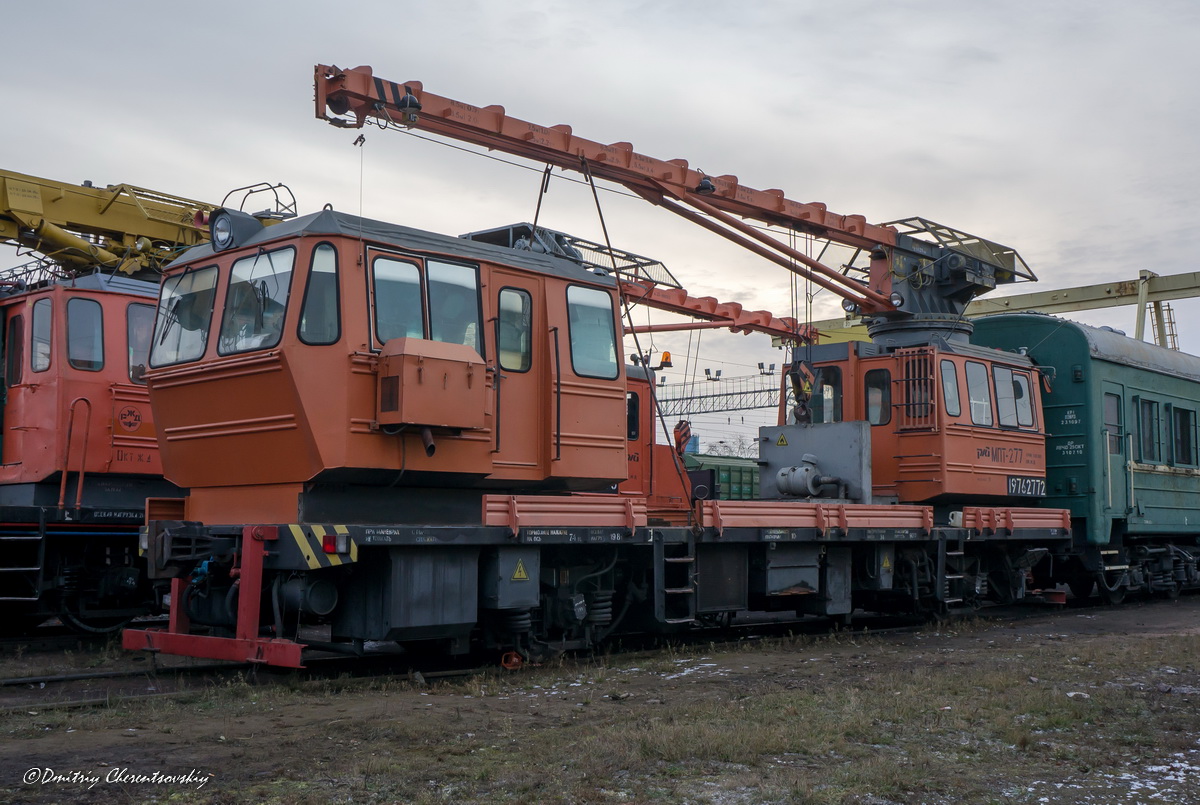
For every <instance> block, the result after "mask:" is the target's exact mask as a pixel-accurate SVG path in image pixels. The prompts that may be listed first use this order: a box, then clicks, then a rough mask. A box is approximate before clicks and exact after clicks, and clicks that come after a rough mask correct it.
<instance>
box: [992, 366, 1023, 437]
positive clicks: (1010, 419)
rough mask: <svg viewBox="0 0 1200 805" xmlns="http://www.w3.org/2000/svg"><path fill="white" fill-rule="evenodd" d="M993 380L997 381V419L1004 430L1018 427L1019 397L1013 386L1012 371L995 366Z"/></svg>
mask: <svg viewBox="0 0 1200 805" xmlns="http://www.w3.org/2000/svg"><path fill="white" fill-rule="evenodd" d="M992 379H993V380H994V381H996V418H997V420H998V421H999V422H1000V427H1002V428H1015V427H1016V426H1017V395H1016V387H1015V386H1014V385H1013V373H1012V369H1009V368H1008V367H1007V366H993V367H992Z"/></svg>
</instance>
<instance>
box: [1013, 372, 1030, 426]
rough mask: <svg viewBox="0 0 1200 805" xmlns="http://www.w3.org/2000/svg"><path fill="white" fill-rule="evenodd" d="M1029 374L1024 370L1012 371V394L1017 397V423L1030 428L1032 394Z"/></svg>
mask: <svg viewBox="0 0 1200 805" xmlns="http://www.w3.org/2000/svg"><path fill="white" fill-rule="evenodd" d="M1031 388H1032V384H1031V383H1030V381H1029V375H1027V374H1025V373H1024V372H1014V373H1013V394H1015V395H1016V397H1017V424H1018V425H1020V426H1021V427H1022V428H1032V427H1033V425H1034V422H1033V394H1032V392H1031Z"/></svg>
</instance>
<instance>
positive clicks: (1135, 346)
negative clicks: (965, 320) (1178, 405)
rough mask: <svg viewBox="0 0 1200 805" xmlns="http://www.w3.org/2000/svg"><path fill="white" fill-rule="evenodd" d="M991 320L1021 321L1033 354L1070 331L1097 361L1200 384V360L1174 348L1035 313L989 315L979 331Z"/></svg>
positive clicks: (984, 318) (980, 323) (982, 320)
mask: <svg viewBox="0 0 1200 805" xmlns="http://www.w3.org/2000/svg"><path fill="white" fill-rule="evenodd" d="M991 319H995V320H997V323H999V322H1000V321H1001V320H1005V319H1007V320H1009V321H1012V320H1013V319H1018V320H1019V321H1020V324H1021V326H1022V327H1023V328H1025V327H1027V328H1028V329H1029V333H1030V343H1029V344H1028V346H1029V348H1030V350H1031V351H1032V349H1033V348H1034V346H1035V345H1036V344H1038V342H1041V341H1043V340H1046V341H1047V343H1049V342H1050V341H1051V340H1053V338H1054V335H1055V334H1056V333H1058V332H1061V331H1062V330H1063V329H1067V330H1072V331H1075V332H1076V333H1078V334H1079V335H1080V336H1082V338H1083V339H1084V341H1085V343H1086V344H1087V346H1088V353H1089V354H1090V355H1091V357H1092V358H1094V359H1096V360H1101V361H1108V362H1110V363H1119V364H1123V365H1125V366H1134V367H1137V368H1139V369H1146V370H1148V371H1151V372H1159V373H1161V374H1167V375H1176V376H1178V377H1186V378H1188V379H1190V380H1198V381H1200V357H1196V356H1195V355H1189V354H1188V353H1186V352H1180V351H1178V350H1174V349H1166V348H1164V347H1160V346H1158V345H1157V344H1151V343H1148V342H1146V341H1139V340H1138V339H1136V338H1130V337H1129V336H1127V335H1125V334H1124V333H1121V332H1118V331H1116V330H1113V329H1111V328H1105V327H1092V326H1090V325H1087V324H1080V323H1079V322H1076V321H1071V320H1070V319H1061V318H1058V317H1057V316H1051V315H1048V314H1046V313H1033V312H1030V313H1003V314H998V315H996V316H985V317H983V318H981V319H977V320H976V321H975V326H976V328H978V327H980V326H981V325H983V326H984V327H986V326H987V325H986V324H984V322H987V321H989V320H991Z"/></svg>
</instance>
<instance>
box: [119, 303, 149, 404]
mask: <svg viewBox="0 0 1200 805" xmlns="http://www.w3.org/2000/svg"><path fill="white" fill-rule="evenodd" d="M153 330H154V307H153V306H152V305H139V304H136V303H135V304H132V305H130V306H129V307H128V308H126V310H125V337H126V343H127V344H128V346H129V350H128V351H129V379H130V380H132V381H133V382H134V383H140V384H141V385H143V386H144V385H146V378H145V375H146V364H147V362H148V361H149V360H150V336H151V334H152V332H153Z"/></svg>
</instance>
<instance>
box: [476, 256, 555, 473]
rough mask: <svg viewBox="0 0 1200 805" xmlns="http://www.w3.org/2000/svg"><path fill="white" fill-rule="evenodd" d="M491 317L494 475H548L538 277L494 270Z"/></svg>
mask: <svg viewBox="0 0 1200 805" xmlns="http://www.w3.org/2000/svg"><path fill="white" fill-rule="evenodd" d="M488 293H489V294H490V295H491V300H490V302H491V304H490V307H491V309H492V318H491V320H490V321H489V322H488V324H487V329H488V331H489V332H490V334H491V337H492V339H493V340H494V341H495V349H493V350H490V354H491V355H493V356H495V357H494V359H493V360H494V366H495V369H496V386H495V394H496V401H495V409H496V418H495V423H496V442H495V444H494V445H493V450H494V453H495V455H494V462H493V463H494V466H495V467H496V474H497V475H500V476H501V477H505V478H518V479H528V480H541V479H543V478H545V477H546V474H547V473H546V470H545V467H544V464H545V456H546V452H545V451H546V444H547V442H548V439H547V436H546V433H547V429H546V425H545V423H546V421H547V420H546V406H547V400H546V396H547V395H546V392H545V390H546V389H547V388H548V384H547V381H546V375H547V372H548V369H547V364H546V360H547V358H546V355H545V346H546V343H545V342H546V339H545V336H544V335H542V334H544V333H545V331H546V313H545V302H544V299H545V295H544V294H545V289H544V286H543V281H542V279H541V278H540V277H537V276H530V275H528V274H523V273H515V272H506V271H503V270H499V269H493V270H492V272H491V277H490V280H489V282H488Z"/></svg>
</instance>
